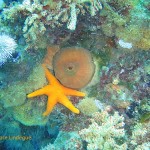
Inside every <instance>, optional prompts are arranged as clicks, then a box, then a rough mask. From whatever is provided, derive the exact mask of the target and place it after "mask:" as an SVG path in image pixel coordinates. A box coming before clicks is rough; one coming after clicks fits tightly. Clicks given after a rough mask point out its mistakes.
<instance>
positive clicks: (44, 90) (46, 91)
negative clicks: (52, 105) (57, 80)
mask: <svg viewBox="0 0 150 150" xmlns="http://www.w3.org/2000/svg"><path fill="white" fill-rule="evenodd" d="M50 87H51V85H47V86H45V87H43V88H41V89H39V90H36V91H34V92H32V93H30V94H28V95H27V97H28V98H31V97H35V96H40V95H43V94H45V95H49V93H50V92H51V90H50V89H51V88H50Z"/></svg>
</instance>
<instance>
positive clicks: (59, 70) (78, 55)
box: [53, 47, 95, 89]
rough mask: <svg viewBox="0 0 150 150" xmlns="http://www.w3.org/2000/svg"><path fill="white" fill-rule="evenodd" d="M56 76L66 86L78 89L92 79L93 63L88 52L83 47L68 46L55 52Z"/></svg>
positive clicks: (54, 67)
mask: <svg viewBox="0 0 150 150" xmlns="http://www.w3.org/2000/svg"><path fill="white" fill-rule="evenodd" d="M53 69H54V72H55V76H56V78H57V79H58V80H59V81H60V82H61V83H62V84H63V85H64V86H66V87H69V88H73V89H80V88H83V87H85V86H86V85H87V84H88V83H89V82H90V81H91V79H92V77H93V75H94V72H95V64H94V62H93V60H92V56H91V54H90V52H89V51H88V50H86V49H84V48H79V47H70V48H65V49H62V50H60V51H58V52H57V53H56V55H55V56H54V59H53Z"/></svg>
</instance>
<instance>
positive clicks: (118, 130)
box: [79, 111, 127, 150]
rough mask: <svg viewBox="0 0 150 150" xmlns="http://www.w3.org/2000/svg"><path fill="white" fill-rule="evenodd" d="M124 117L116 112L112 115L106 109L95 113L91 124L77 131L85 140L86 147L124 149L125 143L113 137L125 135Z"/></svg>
mask: <svg viewBox="0 0 150 150" xmlns="http://www.w3.org/2000/svg"><path fill="white" fill-rule="evenodd" d="M123 121H124V118H123V116H120V115H119V114H118V113H117V112H115V113H114V115H113V116H111V115H109V114H108V113H107V112H106V111H103V112H101V113H95V114H94V115H93V119H91V122H92V124H91V125H89V127H88V128H85V129H83V130H81V131H80V132H79V135H80V136H81V138H82V139H83V140H85V141H86V142H87V149H88V150H93V149H100V150H108V149H112V150H113V149H116V150H117V149H118V148H119V149H122V150H126V149H127V145H126V143H118V141H117V140H115V139H118V140H119V139H122V138H124V137H125V131H124V128H123V127H124V122H123Z"/></svg>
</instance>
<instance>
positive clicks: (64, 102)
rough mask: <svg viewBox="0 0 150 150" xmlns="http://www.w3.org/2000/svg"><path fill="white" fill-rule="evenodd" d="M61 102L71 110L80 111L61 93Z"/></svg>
mask: <svg viewBox="0 0 150 150" xmlns="http://www.w3.org/2000/svg"><path fill="white" fill-rule="evenodd" d="M59 103H61V104H62V105H64V106H65V107H67V108H68V109H69V110H71V111H72V112H74V113H76V114H79V113H80V111H79V109H77V108H76V107H75V106H74V105H73V104H72V103H71V102H70V101H69V99H68V98H67V97H66V96H65V95H61V97H60V100H59Z"/></svg>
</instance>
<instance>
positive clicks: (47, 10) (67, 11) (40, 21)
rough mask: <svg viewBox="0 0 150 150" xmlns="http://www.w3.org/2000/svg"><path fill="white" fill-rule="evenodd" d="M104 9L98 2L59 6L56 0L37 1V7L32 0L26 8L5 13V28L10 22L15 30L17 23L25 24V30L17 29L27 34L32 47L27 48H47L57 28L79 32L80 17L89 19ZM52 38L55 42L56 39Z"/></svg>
mask: <svg viewBox="0 0 150 150" xmlns="http://www.w3.org/2000/svg"><path fill="white" fill-rule="evenodd" d="M85 2H88V3H90V5H85ZM101 9H102V6H101V3H100V2H99V1H98V0H94V1H92V0H83V1H82V0H80V1H70V0H67V1H59V2H58V3H56V2H55V1H53V0H50V1H46V0H45V1H40V0H39V1H38V0H34V1H33V3H31V1H30V0H24V2H23V3H22V4H16V5H14V6H13V7H11V8H9V9H5V10H4V12H3V18H4V22H5V24H7V22H10V24H9V26H14V25H15V23H16V22H17V23H18V22H19V23H21V24H24V27H23V28H22V26H21V24H19V26H18V25H17V26H16V28H17V31H18V30H19V31H20V30H21V32H22V33H23V36H24V37H25V39H26V42H27V43H28V47H27V48H31V47H34V48H36V49H37V48H45V47H46V43H47V42H48V41H49V40H48V39H46V37H47V36H49V34H51V33H52V32H53V31H54V30H55V29H56V28H61V27H65V28H67V29H68V30H75V29H76V25H77V18H78V15H79V14H82V15H86V12H88V13H89V14H90V15H91V16H94V15H95V14H96V13H97V12H98V11H99V10H101ZM91 10H92V11H91ZM93 12H94V13H93ZM19 18H21V20H22V22H20V20H19ZM17 31H14V32H15V33H16V32H17ZM18 34H19V33H18ZM18 34H17V35H18ZM50 38H53V35H51V37H50ZM47 40H48V41H47ZM41 41H42V42H41ZM39 42H40V44H39Z"/></svg>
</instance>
